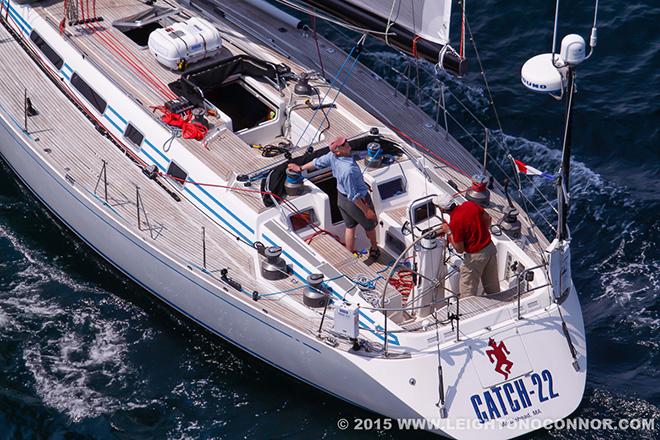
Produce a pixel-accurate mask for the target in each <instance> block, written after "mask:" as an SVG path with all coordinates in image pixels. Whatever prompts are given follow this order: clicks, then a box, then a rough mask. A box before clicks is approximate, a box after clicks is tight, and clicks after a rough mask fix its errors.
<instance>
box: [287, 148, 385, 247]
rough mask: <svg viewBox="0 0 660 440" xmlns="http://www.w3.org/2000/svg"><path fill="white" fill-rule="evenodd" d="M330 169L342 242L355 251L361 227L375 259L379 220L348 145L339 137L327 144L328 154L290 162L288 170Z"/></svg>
mask: <svg viewBox="0 0 660 440" xmlns="http://www.w3.org/2000/svg"><path fill="white" fill-rule="evenodd" d="M327 167H331V168H332V175H333V176H334V177H335V179H337V192H338V196H337V206H338V207H339V211H340V212H341V216H342V218H343V219H344V223H345V224H346V232H345V235H344V239H345V241H346V244H345V246H346V248H348V250H349V251H351V252H355V227H356V226H357V225H358V224H360V225H361V226H362V227H363V228H364V230H365V232H366V233H367V238H369V241H370V242H371V249H369V256H370V257H371V258H373V259H377V258H378V256H379V255H380V250H379V249H378V242H377V240H376V226H378V218H377V217H376V212H375V211H374V205H373V202H372V201H371V197H370V196H369V187H368V186H367V184H366V183H364V178H363V177H362V170H360V167H359V166H358V164H357V162H355V159H354V158H353V155H352V154H351V146H350V144H349V143H348V141H346V138H345V137H342V136H340V137H338V138H336V139H334V140H333V141H332V142H331V143H330V152H328V153H327V154H324V155H323V156H320V157H317V158H316V159H314V160H312V161H311V162H308V163H306V164H304V165H303V166H300V165H296V164H293V163H290V164H289V169H290V170H292V171H296V172H299V173H300V172H303V171H309V170H311V169H313V168H327Z"/></svg>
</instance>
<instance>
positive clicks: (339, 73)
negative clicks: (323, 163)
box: [291, 34, 366, 151]
mask: <svg viewBox="0 0 660 440" xmlns="http://www.w3.org/2000/svg"><path fill="white" fill-rule="evenodd" d="M365 38H366V34H363V35H362V36H361V37H360V39H359V40H358V41H357V43H355V45H354V46H353V47H352V48H351V51H350V52H349V53H348V55H346V58H345V59H344V62H343V63H342V65H341V66H340V67H339V70H338V71H337V73H336V74H335V77H334V78H333V79H332V82H331V83H330V87H328V89H327V90H326V92H325V94H324V95H323V100H322V101H321V102H319V108H318V109H316V110H314V113H313V114H312V117H311V118H309V121H308V122H307V125H306V126H305V129H304V130H303V131H302V133H301V134H300V137H299V138H298V141H297V142H296V143H295V145H294V146H293V148H292V149H291V151H295V150H296V149H297V148H298V146H299V144H300V141H302V138H303V136H304V135H305V133H306V132H307V130H308V129H309V127H310V126H311V125H312V123H313V122H314V119H315V118H316V115H317V114H318V112H319V110H320V109H321V106H322V104H323V101H325V98H327V97H328V95H329V94H330V91H331V90H332V86H333V85H334V84H335V82H337V80H338V79H339V77H340V76H341V75H342V74H343V71H344V69H345V68H346V64H347V63H348V61H349V60H350V59H351V56H352V55H353V52H355V51H356V50H357V51H358V52H357V56H356V57H355V59H354V60H353V64H352V65H351V67H350V69H349V71H348V73H347V75H346V79H344V81H343V82H342V83H341V84H340V87H339V89H338V90H337V95H335V98H334V99H333V100H332V104H334V103H335V101H336V100H337V97H338V96H339V94H340V93H341V89H342V87H343V86H344V83H345V82H346V80H348V78H349V77H350V76H351V73H352V71H353V68H354V67H355V64H356V62H357V60H358V58H359V57H360V52H361V51H362V50H361V49H362V44H364V40H365ZM330 110H332V107H330V109H329V110H328V113H330ZM323 114H325V115H326V117H327V114H326V113H325V112H323ZM322 125H323V123H321V125H319V129H320V128H321V126H322ZM317 135H318V131H317V132H316V134H315V135H314V136H313V137H312V139H311V141H310V144H309V145H311V144H313V143H314V139H315V138H316V136H317Z"/></svg>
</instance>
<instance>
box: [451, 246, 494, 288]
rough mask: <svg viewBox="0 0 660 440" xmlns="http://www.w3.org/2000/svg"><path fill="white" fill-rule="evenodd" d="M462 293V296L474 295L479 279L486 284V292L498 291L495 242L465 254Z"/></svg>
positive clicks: (461, 283) (462, 268)
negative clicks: (477, 250)
mask: <svg viewBox="0 0 660 440" xmlns="http://www.w3.org/2000/svg"><path fill="white" fill-rule="evenodd" d="M460 280H461V282H460V293H461V296H462V297H466V296H474V295H476V294H477V289H478V288H479V281H481V283H482V284H483V285H484V292H485V293H486V294H489V293H497V292H499V291H500V282H499V278H498V276H497V248H496V247H495V245H494V244H493V243H490V244H489V245H488V246H486V247H485V248H483V249H482V250H480V251H479V252H475V253H473V254H468V253H467V252H466V253H465V254H464V256H463V264H462V265H461V278H460Z"/></svg>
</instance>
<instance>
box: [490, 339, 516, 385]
mask: <svg viewBox="0 0 660 440" xmlns="http://www.w3.org/2000/svg"><path fill="white" fill-rule="evenodd" d="M488 345H490V348H491V349H490V350H486V354H487V355H488V360H489V361H490V363H491V364H492V363H495V371H497V372H498V373H500V374H501V375H503V376H504V380H507V379H508V378H509V374H510V373H511V368H512V367H513V362H511V361H510V360H508V359H507V358H506V355H507V354H511V353H510V352H509V350H508V349H507V348H506V345H504V341H500V343H499V344H496V343H495V339H493V338H490V339H489V340H488Z"/></svg>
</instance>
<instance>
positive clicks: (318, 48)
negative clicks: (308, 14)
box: [312, 15, 325, 78]
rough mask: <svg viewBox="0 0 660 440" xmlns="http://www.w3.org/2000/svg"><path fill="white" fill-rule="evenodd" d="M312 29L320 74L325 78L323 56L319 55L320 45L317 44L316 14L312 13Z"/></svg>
mask: <svg viewBox="0 0 660 440" xmlns="http://www.w3.org/2000/svg"><path fill="white" fill-rule="evenodd" d="M312 30H313V35H314V43H316V53H317V54H318V56H319V64H320V66H321V75H323V78H325V68H324V67H323V57H322V56H321V47H320V46H319V39H318V35H317V33H316V16H315V15H312Z"/></svg>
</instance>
